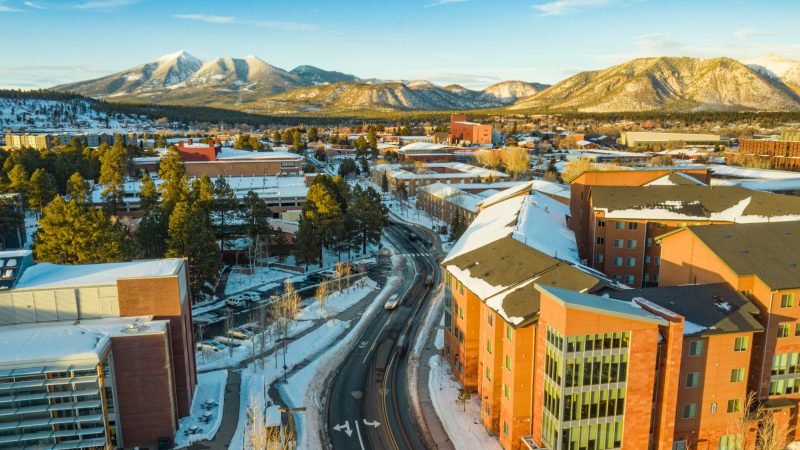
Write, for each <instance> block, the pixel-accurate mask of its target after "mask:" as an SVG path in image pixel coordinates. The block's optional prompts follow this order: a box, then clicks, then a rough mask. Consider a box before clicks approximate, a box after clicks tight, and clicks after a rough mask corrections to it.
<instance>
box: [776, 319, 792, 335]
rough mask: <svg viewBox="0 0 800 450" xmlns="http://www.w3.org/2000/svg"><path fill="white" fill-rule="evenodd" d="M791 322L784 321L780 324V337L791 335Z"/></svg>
mask: <svg viewBox="0 0 800 450" xmlns="http://www.w3.org/2000/svg"><path fill="white" fill-rule="evenodd" d="M789 325H790V323H789V322H783V323H779V324H778V337H779V338H785V337H788V336H789Z"/></svg>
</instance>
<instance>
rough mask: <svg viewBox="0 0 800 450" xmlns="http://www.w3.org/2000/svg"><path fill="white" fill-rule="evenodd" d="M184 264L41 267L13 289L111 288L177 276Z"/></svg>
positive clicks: (153, 262)
mask: <svg viewBox="0 0 800 450" xmlns="http://www.w3.org/2000/svg"><path fill="white" fill-rule="evenodd" d="M182 264H183V260H182V259H177V258H168V259H150V260H141V261H130V262H119V263H103V264H80V265H74V266H68V265H61V264H51V263H39V264H34V265H32V266H30V267H29V268H28V269H27V270H25V271H24V272H23V273H22V276H21V277H20V278H19V281H17V284H16V285H15V286H14V289H15V290H19V289H42V288H58V287H75V286H100V285H111V284H116V282H117V280H119V279H126V278H149V277H164V276H170V275H175V274H177V273H178V270H179V269H180V267H181V265H182Z"/></svg>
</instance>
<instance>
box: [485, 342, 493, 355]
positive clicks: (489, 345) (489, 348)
mask: <svg viewBox="0 0 800 450" xmlns="http://www.w3.org/2000/svg"><path fill="white" fill-rule="evenodd" d="M486 351H487V352H488V353H492V341H486Z"/></svg>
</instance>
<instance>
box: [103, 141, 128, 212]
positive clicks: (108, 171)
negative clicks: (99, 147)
mask: <svg viewBox="0 0 800 450" xmlns="http://www.w3.org/2000/svg"><path fill="white" fill-rule="evenodd" d="M127 158H128V151H127V149H126V148H125V146H123V145H122V141H121V140H117V141H116V142H114V146H113V147H111V148H110V149H109V150H107V151H106V152H105V153H103V155H102V156H101V157H100V177H99V178H98V181H99V182H100V184H101V185H103V192H102V194H103V198H105V201H106V207H107V208H108V211H109V213H110V214H112V215H114V214H116V213H117V211H118V210H119V208H120V207H122V204H123V201H124V199H123V197H124V195H125V174H126V173H127V172H128V167H127Z"/></svg>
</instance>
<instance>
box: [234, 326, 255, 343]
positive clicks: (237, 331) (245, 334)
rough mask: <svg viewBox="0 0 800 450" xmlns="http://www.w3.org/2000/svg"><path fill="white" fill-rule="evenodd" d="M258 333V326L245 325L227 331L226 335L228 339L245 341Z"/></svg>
mask: <svg viewBox="0 0 800 450" xmlns="http://www.w3.org/2000/svg"><path fill="white" fill-rule="evenodd" d="M256 333H258V325H256V324H250V323H246V324H244V325H240V326H238V327H236V328H233V329H230V330H228V332H227V333H226V334H227V336H228V337H230V338H233V339H239V340H242V341H244V340H247V339H250V338H252V337H253V336H255V334H256Z"/></svg>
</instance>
